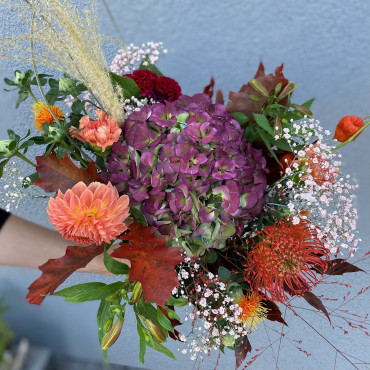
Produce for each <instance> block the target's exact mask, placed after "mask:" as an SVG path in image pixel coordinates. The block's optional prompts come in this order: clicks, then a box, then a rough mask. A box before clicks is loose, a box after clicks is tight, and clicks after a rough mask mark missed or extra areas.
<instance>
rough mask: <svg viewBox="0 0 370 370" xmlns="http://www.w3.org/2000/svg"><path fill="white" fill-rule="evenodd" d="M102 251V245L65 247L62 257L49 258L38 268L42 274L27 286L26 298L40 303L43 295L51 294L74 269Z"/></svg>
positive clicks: (85, 263)
mask: <svg viewBox="0 0 370 370" xmlns="http://www.w3.org/2000/svg"><path fill="white" fill-rule="evenodd" d="M103 252H104V246H96V245H90V246H87V247H83V246H77V245H75V246H71V247H67V250H66V254H65V255H64V256H63V257H60V258H55V259H50V260H48V261H47V262H46V263H44V264H43V265H42V266H40V270H41V271H42V275H41V276H40V277H39V278H38V279H37V280H35V281H34V282H33V283H32V284H31V285H30V286H29V288H28V290H29V293H28V294H27V297H26V298H27V300H28V302H29V303H32V304H41V302H42V301H43V300H44V298H45V295H48V294H53V293H54V292H55V290H56V289H57V288H58V286H59V285H60V284H62V283H63V281H65V280H66V279H67V277H68V276H70V275H71V274H72V273H73V272H75V271H76V270H78V269H80V268H83V267H85V266H86V265H87V264H88V263H89V262H90V261H91V260H93V259H94V258H95V257H96V256H98V255H99V254H102V253H103Z"/></svg>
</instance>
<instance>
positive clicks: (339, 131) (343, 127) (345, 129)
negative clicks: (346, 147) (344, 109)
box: [333, 116, 365, 143]
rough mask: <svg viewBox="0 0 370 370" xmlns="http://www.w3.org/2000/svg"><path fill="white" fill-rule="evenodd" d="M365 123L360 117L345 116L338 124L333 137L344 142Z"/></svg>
mask: <svg viewBox="0 0 370 370" xmlns="http://www.w3.org/2000/svg"><path fill="white" fill-rule="evenodd" d="M364 125H365V124H364V121H363V120H362V119H361V118H360V117H356V116H344V117H343V118H342V119H341V120H340V121H339V122H338V124H337V128H336V129H335V134H334V137H333V139H337V140H338V141H340V142H342V143H344V142H345V141H347V140H348V139H349V138H350V137H351V136H353V135H354V134H355V133H356V132H357V131H358V130H359V129H360V128H361V127H363V126H364ZM360 133H361V132H360ZM356 137H357V136H356Z"/></svg>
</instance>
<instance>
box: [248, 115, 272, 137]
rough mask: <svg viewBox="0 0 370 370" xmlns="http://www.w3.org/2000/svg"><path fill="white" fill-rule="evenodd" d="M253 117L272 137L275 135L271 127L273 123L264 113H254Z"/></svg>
mask: <svg viewBox="0 0 370 370" xmlns="http://www.w3.org/2000/svg"><path fill="white" fill-rule="evenodd" d="M253 117H254V119H255V120H256V123H257V125H258V126H260V127H261V128H263V129H264V130H265V131H267V132H268V133H269V134H270V135H271V136H272V137H274V130H273V129H272V128H271V125H270V123H269V121H268V120H267V118H266V117H265V116H264V115H263V114H258V113H253Z"/></svg>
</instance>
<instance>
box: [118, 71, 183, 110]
mask: <svg viewBox="0 0 370 370" xmlns="http://www.w3.org/2000/svg"><path fill="white" fill-rule="evenodd" d="M124 76H125V77H130V78H131V79H133V80H134V81H135V83H136V85H137V86H138V87H139V89H140V93H141V96H142V97H144V98H148V99H154V100H155V101H157V102H160V103H164V102H165V101H166V100H167V101H170V102H172V101H175V100H176V99H177V98H178V97H179V96H180V95H181V88H180V86H179V84H178V83H177V82H176V81H175V80H174V79H172V78H170V77H165V76H161V77H158V76H157V75H156V74H155V73H154V72H152V71H149V70H148V69H136V70H135V71H134V72H133V73H132V74H126V75H124Z"/></svg>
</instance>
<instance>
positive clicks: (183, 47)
mask: <svg viewBox="0 0 370 370" xmlns="http://www.w3.org/2000/svg"><path fill="white" fill-rule="evenodd" d="M81 2H82V1H78V3H81ZM109 3H110V6H111V9H112V11H113V13H114V15H115V17H116V19H117V22H118V24H119V26H120V28H121V30H122V33H123V35H124V38H125V41H126V42H127V43H130V42H133V43H134V44H138V45H140V44H141V43H143V42H146V41H163V43H164V45H165V47H166V48H167V49H168V50H169V54H168V55H167V56H165V57H162V59H161V60H160V62H159V67H160V69H161V70H162V71H163V72H164V73H165V74H166V75H168V76H171V77H173V78H175V79H177V80H178V81H179V83H180V85H181V86H182V87H183V92H184V93H186V94H194V93H197V92H200V91H202V89H203V87H204V86H205V85H206V84H208V82H209V79H210V77H211V76H214V77H215V79H216V84H217V88H221V89H222V90H223V92H224V94H225V95H226V94H227V92H228V91H229V90H238V89H239V87H240V86H241V85H242V84H243V83H245V82H246V81H248V80H250V79H251V78H252V77H253V75H254V73H255V71H256V69H257V66H258V63H259V61H260V60H263V62H264V63H265V66H266V71H267V72H272V71H273V70H274V69H275V67H276V66H278V65H280V64H281V63H282V62H284V63H285V65H284V71H285V75H286V76H287V78H288V79H289V80H292V81H295V82H296V84H297V90H296V92H295V93H294V95H293V97H294V99H293V101H294V102H297V103H302V102H304V101H306V100H308V99H309V98H311V97H315V98H316V102H315V103H314V105H313V111H314V113H315V117H316V118H317V119H319V120H320V121H321V123H322V125H323V126H324V127H325V128H328V129H330V130H332V131H333V130H334V128H335V125H336V123H337V121H338V120H339V118H341V117H342V116H343V115H347V114H355V115H358V116H366V115H368V114H370V64H369V59H370V34H369V32H368V29H367V24H366V22H367V20H368V15H369V14H370V2H368V1H360V0H352V1H351V2H349V1H345V0H339V1H338V0H330V1H329V0H323V1H317V0H316V1H312V0H309V1H302V0H301V1H294V0H285V1H279V2H277V1H272V0H267V1H263V2H262V1H257V0H249V1H246V0H244V1H238V2H237V1H233V0H222V1H221V0H219V1H214V0H203V1H197V0H186V1H175V0H161V1H153V0H136V1H127V0H109ZM99 22H100V26H101V30H102V32H103V33H106V34H109V35H112V36H116V34H115V31H114V27H113V26H112V24H111V23H110V20H109V18H108V17H107V13H106V11H105V9H104V7H103V6H100V7H99ZM19 26H20V24H19V23H18V24H17V23H16V20H15V18H14V16H13V15H12V14H10V13H9V12H7V11H6V10H2V12H1V13H0V37H3V36H5V35H11V34H14V33H16V32H17V31H16V29H17V28H18V27H19ZM111 55H112V54H111ZM15 67H17V65H16V64H14V62H12V61H10V62H2V63H1V64H0V77H1V79H2V77H6V76H8V77H10V76H11V74H12V71H13V70H14V68H15ZM0 86H1V87H4V84H3V83H2V82H1V83H0ZM14 106H15V94H11V93H5V92H1V93H0V112H1V120H0V137H5V134H6V129H7V128H13V129H15V130H17V131H20V132H24V133H25V132H26V131H27V129H28V127H30V125H31V124H32V120H31V113H30V110H29V105H28V104H23V105H22V106H21V108H20V109H19V110H15V108H14ZM369 140H370V130H368V131H366V132H365V133H363V134H362V135H361V137H359V138H358V139H357V140H356V143H355V144H353V145H350V146H348V147H346V148H345V149H344V150H343V151H342V153H343V163H344V166H343V170H344V171H346V172H348V173H350V174H351V175H352V176H353V178H354V179H355V180H356V181H358V183H359V184H360V188H359V192H358V200H357V207H358V210H359V215H360V221H359V231H360V233H361V235H362V238H363V243H362V250H361V251H360V252H359V254H358V255H359V256H361V255H363V254H364V253H365V252H366V251H368V250H369V233H370V231H369V230H370V228H369V226H368V225H369V219H370V200H369V199H370V198H369V184H370V161H369V156H370V147H369V145H368V142H369ZM21 169H22V173H23V175H27V174H29V173H30V172H31V170H30V168H27V167H24V166H22V167H21ZM0 191H2V189H0ZM45 206H46V201H44V200H32V201H25V202H24V203H23V204H22V206H21V207H20V208H19V209H18V210H17V211H16V213H17V214H18V215H20V216H22V217H25V218H28V219H30V220H33V221H34V222H37V223H40V224H43V225H45V226H47V227H50V224H49V223H48V220H47V215H46V211H45ZM0 247H1V246H0ZM32 247H33V245H32V241H30V248H32ZM360 266H362V267H363V268H365V269H367V271H369V272H370V265H369V261H368V260H367V261H366V262H363V263H362V264H360ZM38 275H39V273H38V272H37V271H33V270H25V269H18V268H10V267H0V295H4V296H5V297H6V299H7V302H8V303H9V305H10V306H11V308H12V310H11V312H10V313H9V315H8V318H9V321H10V323H11V325H12V327H13V328H14V330H15V331H17V333H18V335H19V336H27V337H29V338H30V339H31V340H33V341H34V342H35V343H36V344H40V345H48V346H50V348H51V349H52V350H53V351H55V352H56V353H59V354H66V355H69V356H78V357H81V358H95V359H100V358H101V352H100V350H99V346H98V340H97V333H96V330H97V328H96V324H95V315H96V311H97V307H98V305H97V304H96V303H86V304H79V305H73V304H66V303H64V302H63V301H62V300H61V299H60V298H54V297H53V298H49V299H46V301H45V302H44V303H43V304H42V306H41V307H35V306H30V305H28V304H27V303H26V301H25V299H24V297H25V295H26V288H27V286H28V285H29V284H30V283H31V282H32V281H33V280H34V279H35V278H37V277H38ZM369 276H370V275H369V274H356V275H352V276H345V277H344V279H343V281H344V282H346V283H349V284H353V286H354V287H355V289H354V290H355V291H357V290H359V289H360V288H361V287H365V286H368V285H370V281H369V280H370V279H369ZM96 278H97V277H96V276H93V275H81V274H79V275H76V276H74V277H72V278H70V279H69V280H68V282H67V284H73V283H79V282H85V281H92V280H93V279H96ZM98 278H100V279H102V280H103V281H108V280H110V279H108V278H104V277H98ZM331 287H332V286H331V285H328V286H323V287H320V291H322V292H323V293H324V294H326V295H327V296H334V295H335V296H337V297H339V298H340V297H341V296H342V295H344V294H345V292H346V290H345V289H342V290H340V288H339V287H338V292H336V294H333V292H331V291H330V289H329V288H331ZM369 300H370V297H369V294H367V295H366V294H364V295H362V296H360V297H358V298H357V299H356V300H354V301H353V302H352V303H349V304H348V305H346V306H344V307H343V308H344V309H350V310H352V311H354V312H355V313H358V314H364V313H366V312H370V311H369V306H370V304H369V303H370V302H369ZM295 303H296V304H297V305H299V306H303V307H307V306H305V304H304V303H303V302H301V301H299V300H296V302H295ZM332 305H333V307H335V303H333V304H332ZM291 316H292V315H290V317H288V318H287V321H288V320H289V319H290V320H289V321H288V323H289V328H285V329H284V332H285V333H286V337H285V339H283V340H282V343H281V347H279V342H276V343H275V344H274V346H273V347H272V348H273V350H272V349H271V348H269V349H267V350H266V352H265V353H264V354H263V356H261V358H259V359H257V360H256V362H255V363H254V364H253V365H252V366H251V368H252V369H272V368H275V358H277V357H278V358H279V361H278V367H279V368H280V369H284V370H288V369H291V370H296V369H328V368H334V364H335V361H336V366H337V367H336V368H337V369H350V368H352V366H351V365H350V364H349V362H348V361H346V360H345V359H343V357H341V356H339V355H338V356H336V354H335V350H334V348H333V346H331V345H329V344H328V343H326V342H325V341H324V340H323V338H321V337H320V336H319V335H318V334H317V333H316V332H315V331H314V330H313V329H312V328H310V327H309V326H308V325H307V324H306V323H304V322H303V321H301V320H300V319H298V318H295V319H294V320H293V318H292V317H291ZM319 316H320V315H317V314H316V313H311V312H309V311H307V313H305V316H304V317H305V319H306V320H307V322H308V323H310V324H312V325H313V326H314V327H315V328H316V329H317V330H319V331H320V332H321V333H323V334H324V335H325V336H326V337H327V338H329V340H330V342H331V343H332V344H333V345H335V346H336V347H338V348H340V349H342V350H343V351H344V352H346V353H347V354H348V356H349V355H352V356H357V357H360V358H362V359H366V360H367V361H370V358H369V351H368V349H369V346H370V341H369V337H367V336H366V335H364V334H362V333H360V332H359V331H358V332H357V331H353V332H350V333H349V334H348V335H344V334H343V331H341V330H333V329H332V328H331V327H330V325H329V323H328V322H327V321H326V320H325V319H323V318H321V317H319ZM130 318H131V319H133V317H132V316H130V315H129V318H128V319H127V320H126V323H125V327H124V330H123V334H122V336H121V338H120V339H119V341H118V342H117V343H116V344H115V346H114V347H113V348H112V349H111V350H110V360H111V361H112V362H115V363H121V364H131V365H137V363H138V338H137V334H136V328H135V323H134V320H130ZM338 320H339V319H338ZM337 322H338V323H341V324H342V325H343V327H345V328H347V327H348V325H347V326H346V324H345V322H341V321H340V320H339V321H337ZM266 325H267V326H268V327H266V328H264V326H263V325H262V326H261V327H260V329H259V330H258V331H257V332H255V333H253V335H251V336H250V341H251V343H252V346H253V347H254V348H259V347H263V346H268V344H269V341H270V340H271V342H274V341H275V340H276V339H277V338H279V335H278V334H276V333H274V332H273V331H271V329H270V328H273V329H276V330H277V331H278V332H280V331H281V326H280V325H274V324H272V323H270V322H269V323H267V324H266ZM293 340H303V343H302V344H298V343H296V342H294V341H293ZM177 346H178V345H177V343H174V342H172V343H170V345H169V347H170V348H171V349H172V350H173V351H175V352H177ZM297 347H302V348H303V349H304V350H307V351H308V352H310V353H312V356H310V357H306V356H305V355H304V354H303V353H302V352H300V351H299V350H298V349H297ZM279 348H280V349H279ZM253 354H255V353H254V352H253ZM348 356H347V357H348ZM178 358H179V361H178V362H177V363H174V362H172V360H169V359H167V358H166V357H165V356H163V355H160V354H157V353H153V352H152V351H149V353H148V354H147V358H146V364H145V367H147V368H152V369H164V368H166V367H167V368H174V369H191V368H192V367H193V363H192V362H191V361H190V360H188V357H187V356H184V355H181V354H180V353H179V354H178ZM351 359H352V358H351ZM352 360H353V359H352ZM216 362H217V353H213V355H212V356H211V357H210V358H207V359H206V360H205V362H204V363H203V364H202V365H201V368H202V369H213V368H214V366H215V364H216ZM354 362H356V360H354ZM233 367H234V358H233V353H232V352H231V351H226V356H222V358H221V360H220V369H232V368H233ZM361 368H363V367H361Z"/></svg>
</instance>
